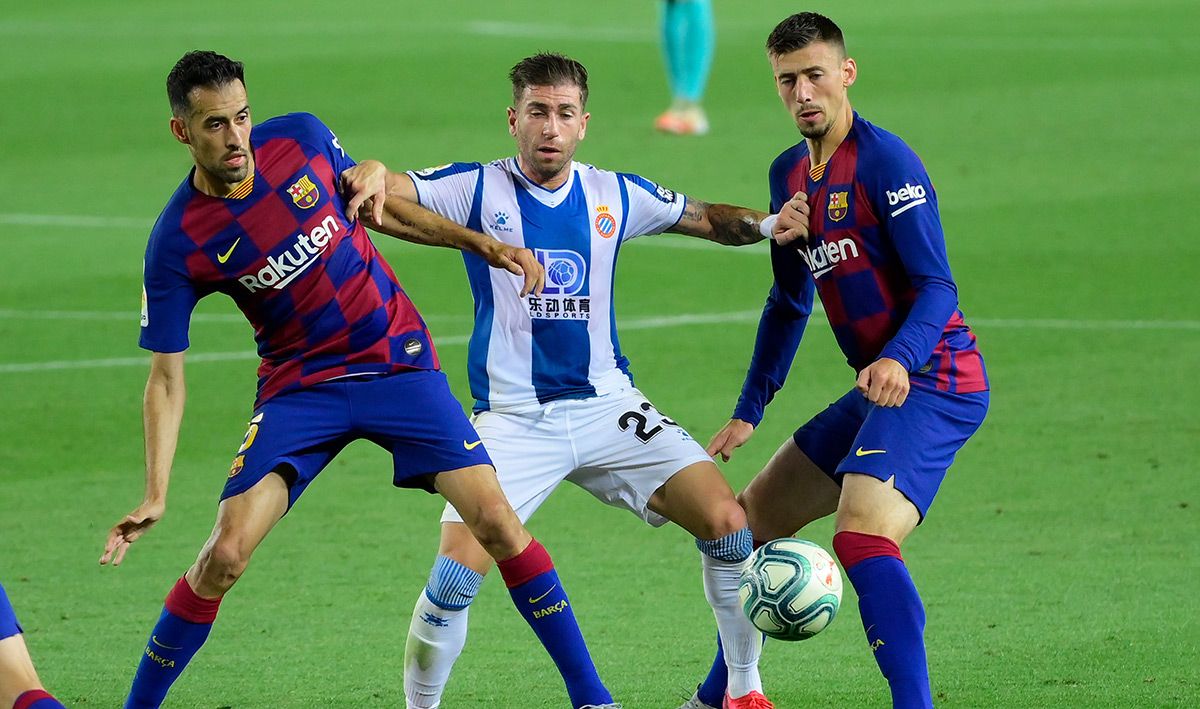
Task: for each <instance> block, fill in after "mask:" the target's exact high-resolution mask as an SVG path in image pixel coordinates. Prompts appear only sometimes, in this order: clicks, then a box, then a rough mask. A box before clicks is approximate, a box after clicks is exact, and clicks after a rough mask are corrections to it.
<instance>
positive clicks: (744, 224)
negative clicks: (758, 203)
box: [670, 198, 767, 246]
mask: <svg viewBox="0 0 1200 709" xmlns="http://www.w3.org/2000/svg"><path fill="white" fill-rule="evenodd" d="M766 218H767V215H766V214H765V213H764V212H758V211H755V210H753V209H746V208H745V207H735V206H734V205H732V204H709V203H708V202H701V201H700V200H698V199H691V198H688V200H687V204H686V205H685V206H684V208H683V214H682V215H681V216H680V217H679V221H678V222H677V223H676V224H675V226H673V227H671V229H670V231H671V232H673V233H675V234H685V235H687V236H698V237H700V238H701V239H708V240H709V241H715V242H717V243H718V244H725V245H727V246H745V245H746V244H753V243H755V242H758V241H762V240H763V238H764V237H765V236H766V233H765V232H764V231H763V230H762V223H763V220H764V219H766Z"/></svg>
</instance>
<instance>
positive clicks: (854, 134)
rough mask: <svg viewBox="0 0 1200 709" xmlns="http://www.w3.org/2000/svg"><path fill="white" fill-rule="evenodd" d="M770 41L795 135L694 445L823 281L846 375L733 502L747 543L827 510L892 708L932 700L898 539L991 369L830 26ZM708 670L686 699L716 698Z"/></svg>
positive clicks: (914, 167)
mask: <svg viewBox="0 0 1200 709" xmlns="http://www.w3.org/2000/svg"><path fill="white" fill-rule="evenodd" d="M767 52H768V57H769V59H770V61H771V66H772V69H773V71H774V76H775V84H776V88H777V90H778V93H779V96H780V98H781V99H782V100H783V103H784V105H785V106H786V107H787V109H788V112H789V113H790V114H791V115H792V116H793V118H794V120H795V121H796V125H797V127H799V129H800V132H801V134H802V135H803V136H804V138H805V140H804V141H803V142H801V143H799V144H797V145H796V146H794V147H792V148H789V149H788V150H786V151H784V152H783V154H781V155H780V156H779V157H778V158H777V159H776V160H775V162H774V163H773V164H772V165H771V170H770V184H771V211H772V212H773V213H776V214H777V216H776V220H777V221H776V223H775V225H774V226H773V234H774V235H775V236H776V237H777V243H775V244H773V245H772V247H771V263H772V270H773V272H774V276H775V284H774V286H773V287H772V288H771V293H770V296H769V297H768V298H767V304H766V307H765V308H764V309H763V315H762V319H761V321H760V323H759V329H758V337H757V340H756V342H755V347H754V355H753V359H752V360H751V363H750V369H749V371H748V372H747V375H746V380H745V383H744V384H743V386H742V393H741V397H740V398H739V400H738V403H737V406H736V407H735V409H734V414H733V418H732V420H731V421H730V422H729V423H728V424H726V426H725V427H724V428H723V429H722V430H721V431H720V432H718V433H717V435H716V436H715V437H714V438H713V440H712V442H711V443H710V444H709V447H708V452H709V454H710V455H721V456H722V457H723V458H724V459H725V460H728V459H729V456H730V455H731V454H732V452H733V450H734V449H735V448H737V447H738V446H740V445H742V444H743V443H745V442H746V440H748V439H749V438H750V435H751V434H752V433H753V431H754V427H755V426H756V425H758V423H759V422H760V421H761V420H762V416H763V411H764V409H765V408H766V406H767V404H768V403H769V402H770V401H771V399H772V397H773V396H774V395H775V393H776V392H777V391H778V390H779V389H780V387H782V386H783V383H784V380H785V378H786V377H787V374H788V370H789V369H790V367H791V364H792V359H793V358H794V356H795V353H796V348H797V346H798V345H799V344H800V338H801V335H802V334H803V332H804V328H805V326H806V325H807V323H808V318H809V315H810V313H811V312H812V305H813V293H814V291H816V292H818V293H820V296H821V303H822V305H823V306H824V309H825V313H826V315H827V317H828V318H829V323H830V325H831V326H832V327H833V331H834V335H835V337H836V339H837V342H838V344H839V345H840V346H841V348H842V352H843V353H845V355H846V360H847V362H848V363H849V364H850V366H851V367H853V368H854V370H855V372H856V380H855V386H854V388H853V389H851V390H850V391H849V392H848V393H846V394H845V395H844V396H842V397H841V398H840V399H838V400H837V401H836V402H834V403H833V404H831V405H830V406H829V407H828V408H827V409H825V410H824V411H823V412H821V413H819V414H817V416H815V417H814V418H813V419H812V420H810V421H809V422H808V423H806V424H804V425H803V426H801V427H800V428H799V429H798V430H797V431H796V432H795V434H794V435H793V436H792V437H791V438H789V439H788V440H787V441H786V442H784V444H783V445H782V446H781V447H780V448H779V450H778V451H777V452H776V453H775V455H774V457H773V458H772V459H771V460H770V462H768V463H767V465H766V467H765V468H763V470H762V472H760V473H759V474H758V476H757V477H755V479H754V480H753V481H752V482H751V483H750V485H749V486H748V487H747V488H746V490H745V491H743V492H742V494H741V495H740V496H739V499H740V500H741V502H742V504H743V506H744V507H745V508H746V516H747V518H748V520H749V522H750V529H751V532H752V533H753V534H754V537H755V539H756V540H758V541H766V540H770V539H775V538H778V537H786V536H790V535H792V534H794V533H795V532H796V531H797V530H798V529H800V528H802V527H804V526H805V525H806V524H808V523H809V522H811V521H813V520H816V519H819V518H821V517H825V516H826V515H829V514H831V513H834V512H836V514H837V518H836V520H837V522H836V533H835V535H834V537H833V548H834V552H835V553H836V554H837V557H838V559H839V560H840V561H841V563H842V566H843V568H844V569H845V570H846V573H847V576H849V578H850V582H851V583H852V584H853V586H854V589H855V591H856V592H857V593H858V596H859V609H860V613H861V615H862V622H863V627H864V628H865V629H866V633H867V641H868V643H869V644H870V647H871V649H872V650H873V652H874V655H875V660H876V661H877V663H878V664H879V668H880V670H881V671H882V673H883V675H884V677H886V679H887V681H888V684H889V686H890V688H891V692H892V701H893V705H894V706H895V707H928V706H932V702H931V699H930V688H929V670H928V667H927V663H926V660H925V644H924V626H925V611H924V607H923V605H922V603H921V599H920V596H919V595H918V594H917V589H916V587H915V586H914V585H913V582H912V578H911V577H910V575H909V573H908V569H907V567H906V566H905V564H904V561H903V559H902V557H901V555H900V544H901V543H902V542H903V541H904V539H905V537H907V536H908V534H909V533H911V532H912V531H913V529H915V528H916V526H917V525H918V524H919V523H920V522H921V521H922V520H923V519H924V517H925V514H926V512H927V511H928V510H929V506H930V505H931V504H932V502H933V499H934V496H935V495H936V494H937V490H938V487H939V486H940V485H941V483H942V480H943V479H944V478H945V476H946V472H947V469H948V468H949V467H950V464H951V462H952V461H953V459H954V456H955V454H956V453H957V451H958V450H959V449H960V448H961V447H962V445H963V444H964V443H965V442H966V440H967V439H968V438H969V437H970V436H971V435H972V434H973V433H974V432H975V431H976V429H978V428H979V426H980V424H981V423H982V422H983V418H984V416H985V415H986V413H987V407H988V380H987V374H986V372H985V370H984V366H983V358H982V357H981V355H980V354H979V350H978V349H977V347H976V345H975V336H974V334H972V332H971V331H970V329H969V328H968V327H967V325H966V324H965V322H964V319H963V314H962V312H961V311H960V310H959V308H958V291H957V287H956V286H955V283H954V280H953V278H952V277H951V275H950V266H949V263H948V261H947V258H946V245H945V239H944V237H943V234H942V226H941V220H940V218H939V216H938V208H937V195H936V194H935V192H934V189H933V184H932V183H931V182H930V180H929V175H928V174H927V173H926V171H925V168H924V166H923V165H922V164H921V161H920V160H919V159H918V158H917V156H916V154H915V153H913V151H912V150H911V149H910V148H909V147H908V146H907V145H905V143H904V142H903V141H902V140H900V139H899V138H898V137H896V136H895V135H893V134H891V133H889V132H887V131H885V130H883V129H881V128H879V127H877V126H874V125H872V124H871V123H869V122H868V121H866V120H865V119H863V118H861V117H860V116H859V115H858V114H857V113H855V112H854V111H853V109H852V108H851V107H850V102H849V99H848V96H847V90H848V88H849V87H850V85H852V84H853V83H854V81H855V79H856V78H857V75H858V69H857V65H856V64H855V62H854V60H853V59H851V58H849V57H848V56H847V55H846V50H845V44H844V42H843V39H842V33H841V30H840V29H838V27H837V25H836V24H834V23H833V22H832V21H831V20H829V19H828V18H826V17H823V16H821V15H817V14H815V13H801V14H798V15H793V16H792V17H789V18H788V19H786V20H784V21H783V22H781V23H780V24H779V25H778V26H777V27H776V28H775V30H774V31H773V32H772V33H771V36H770V38H769V39H768V40H767ZM768 219H770V218H768ZM797 237H802V238H797ZM791 239H797V240H796V241H792V242H791V243H789V244H787V245H781V243H780V242H785V241H789V240H791ZM722 666H723V663H722V662H720V661H718V663H716V664H715V665H714V671H713V672H712V673H710V675H709V678H708V679H707V680H706V681H705V682H704V683H703V684H702V685H701V686H700V688H699V690H698V691H697V694H696V696H694V697H693V698H692V700H691V701H690V702H689V704H687V705H685V706H687V707H692V708H700V707H705V706H717V701H718V698H719V697H720V696H721V693H722V692H723V685H724V680H723V678H722V676H721V675H722V673H721V667H722ZM726 706H732V704H729V703H728V702H727V703H726Z"/></svg>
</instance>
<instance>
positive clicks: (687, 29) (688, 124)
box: [654, 0, 716, 135]
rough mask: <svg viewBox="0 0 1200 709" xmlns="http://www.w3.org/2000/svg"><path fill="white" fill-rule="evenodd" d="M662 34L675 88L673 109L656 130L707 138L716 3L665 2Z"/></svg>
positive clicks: (695, 0)
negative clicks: (705, 100)
mask: <svg viewBox="0 0 1200 709" xmlns="http://www.w3.org/2000/svg"><path fill="white" fill-rule="evenodd" d="M660 5H661V11H660V17H659V30H660V32H661V34H662V48H663V55H664V57H665V60H666V64H667V81H668V83H670V86H671V107H670V108H668V109H667V110H666V111H664V112H663V113H662V115H660V116H659V117H658V118H657V119H655V121H654V127H655V128H657V129H659V130H661V131H664V132H666V133H675V134H676V135H704V134H705V133H707V132H708V117H707V116H706V115H704V108H703V107H702V106H701V105H700V103H701V100H702V99H703V98H704V87H705V85H706V84H707V83H708V72H709V70H710V69H711V68H712V59H713V46H714V42H715V37H716V32H715V30H714V29H713V11H712V0H661V2H660Z"/></svg>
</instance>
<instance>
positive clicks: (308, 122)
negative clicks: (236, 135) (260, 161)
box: [252, 112, 332, 147]
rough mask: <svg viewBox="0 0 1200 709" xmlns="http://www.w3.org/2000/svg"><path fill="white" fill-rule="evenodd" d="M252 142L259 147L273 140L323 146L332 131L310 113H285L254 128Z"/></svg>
mask: <svg viewBox="0 0 1200 709" xmlns="http://www.w3.org/2000/svg"><path fill="white" fill-rule="evenodd" d="M252 135H253V140H254V142H255V143H256V144H258V145H261V144H263V143H265V142H267V141H268V140H273V139H275V138H290V139H291V140H296V141H299V142H301V143H306V144H308V145H312V146H314V147H320V146H322V145H324V144H325V143H326V142H327V141H328V140H329V137H330V135H332V131H330V130H329V127H328V126H326V125H325V123H323V122H322V121H321V119H320V118H317V117H316V116H314V115H313V114H311V113H303V112H299V113H285V114H283V115H282V116H275V117H274V118H268V119H267V120H265V121H263V122H262V123H259V124H257V125H255V126H254V132H253V134H252Z"/></svg>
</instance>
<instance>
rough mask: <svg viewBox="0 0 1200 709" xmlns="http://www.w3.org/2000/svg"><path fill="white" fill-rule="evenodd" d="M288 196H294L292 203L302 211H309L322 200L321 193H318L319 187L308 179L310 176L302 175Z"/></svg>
mask: <svg viewBox="0 0 1200 709" xmlns="http://www.w3.org/2000/svg"><path fill="white" fill-rule="evenodd" d="M288 194H290V195H291V196H292V201H293V202H295V203H296V206H297V207H299V208H301V209H308V208H309V207H311V206H313V205H314V204H316V203H317V200H318V199H320V198H321V193H320V192H318V191H317V186H316V185H314V184H313V181H312V180H310V179H308V175H301V176H300V179H299V180H296V181H295V182H294V183H293V184H292V186H291V187H289V188H288Z"/></svg>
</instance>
